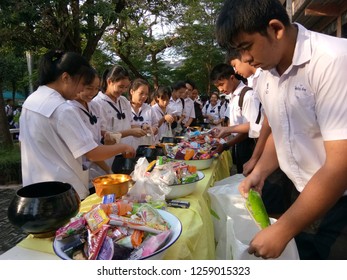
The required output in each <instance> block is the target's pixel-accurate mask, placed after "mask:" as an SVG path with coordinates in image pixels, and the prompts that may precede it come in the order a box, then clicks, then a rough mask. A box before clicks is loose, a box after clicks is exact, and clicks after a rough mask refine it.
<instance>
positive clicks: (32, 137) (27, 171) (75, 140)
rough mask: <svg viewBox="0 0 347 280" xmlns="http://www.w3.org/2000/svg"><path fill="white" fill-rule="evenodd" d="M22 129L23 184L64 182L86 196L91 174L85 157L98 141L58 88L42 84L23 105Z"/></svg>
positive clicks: (20, 138)
mask: <svg viewBox="0 0 347 280" xmlns="http://www.w3.org/2000/svg"><path fill="white" fill-rule="evenodd" d="M20 128H21V131H20V135H19V140H20V142H21V159H22V174H23V178H22V179H23V186H27V185H29V184H34V183H38V182H43V181H62V182H67V183H70V184H71V185H72V186H73V187H74V189H75V190H76V191H77V193H78V195H79V197H80V198H81V199H84V198H86V197H87V196H88V195H89V190H88V177H89V176H88V170H84V169H83V162H82V157H83V155H84V154H85V153H87V152H89V151H91V150H92V149H95V148H96V147H97V146H98V144H97V143H96V142H95V141H94V138H93V134H92V133H91V131H90V130H89V129H88V128H87V127H86V125H85V124H84V122H83V121H82V119H81V118H80V116H79V114H78V113H77V111H76V109H75V108H73V107H72V106H71V105H69V104H68V103H67V102H66V100H65V99H64V98H63V97H62V96H61V95H60V94H59V93H58V92H56V91H55V90H54V89H52V88H49V87H47V86H40V87H39V88H38V89H37V90H36V91H35V92H33V93H32V94H31V95H30V96H29V97H28V98H27V99H26V101H25V102H24V104H23V109H22V114H21V117H20Z"/></svg>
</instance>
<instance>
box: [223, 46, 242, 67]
mask: <svg viewBox="0 0 347 280" xmlns="http://www.w3.org/2000/svg"><path fill="white" fill-rule="evenodd" d="M234 59H238V60H241V54H240V52H238V51H237V50H236V49H231V48H230V49H228V50H227V53H226V55H225V63H226V64H230V61H231V60H234Z"/></svg>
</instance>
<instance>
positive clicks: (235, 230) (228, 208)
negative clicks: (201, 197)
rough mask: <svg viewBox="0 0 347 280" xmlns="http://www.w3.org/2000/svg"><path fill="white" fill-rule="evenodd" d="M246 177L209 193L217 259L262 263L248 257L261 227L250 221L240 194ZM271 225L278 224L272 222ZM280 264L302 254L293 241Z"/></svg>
mask: <svg viewBox="0 0 347 280" xmlns="http://www.w3.org/2000/svg"><path fill="white" fill-rule="evenodd" d="M243 178H244V176H243V175H241V174H237V175H234V176H231V177H228V178H226V179H223V180H222V181H220V182H216V184H215V186H214V187H212V188H209V189H208V194H209V196H210V199H211V208H212V210H213V212H214V213H215V215H214V216H213V217H212V219H213V224H214V232H215V239H216V242H217V246H216V259H223V260H225V259H235V260H262V258H257V257H255V256H254V255H250V254H248V252H247V250H248V246H249V243H250V241H251V240H252V239H253V237H254V235H255V234H256V233H257V232H258V231H259V228H258V226H257V225H256V224H255V222H254V221H253V220H252V218H251V217H250V215H249V213H248V211H247V209H246V207H245V203H244V198H243V197H242V196H241V194H240V193H239V191H238V185H239V183H240V182H241V181H242V180H243ZM270 220H271V223H274V222H276V220H275V219H270ZM278 259H279V260H297V259H299V254H298V251H297V248H296V244H295V241H294V239H292V240H291V241H290V242H289V243H288V245H287V247H286V248H285V250H284V251H283V253H282V254H281V256H280V257H279V258H278Z"/></svg>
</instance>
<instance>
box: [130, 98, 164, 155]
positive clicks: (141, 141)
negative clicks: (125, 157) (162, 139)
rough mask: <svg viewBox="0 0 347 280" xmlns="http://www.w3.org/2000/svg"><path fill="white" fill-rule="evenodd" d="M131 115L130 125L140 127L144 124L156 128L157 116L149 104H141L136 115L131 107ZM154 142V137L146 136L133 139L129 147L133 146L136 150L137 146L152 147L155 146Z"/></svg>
mask: <svg viewBox="0 0 347 280" xmlns="http://www.w3.org/2000/svg"><path fill="white" fill-rule="evenodd" d="M131 113H132V119H131V125H137V126H140V127H141V126H142V125H144V124H148V125H150V126H151V127H153V128H158V119H157V116H156V114H155V113H154V111H153V110H152V107H151V106H150V105H149V104H147V103H143V104H142V106H141V108H140V110H139V112H138V113H136V112H135V111H134V108H133V107H131ZM155 141H156V139H155V135H151V136H149V135H147V136H142V137H139V138H136V137H133V140H132V142H131V144H130V145H131V146H133V147H134V149H135V150H136V149H137V147H138V146H139V145H153V144H155Z"/></svg>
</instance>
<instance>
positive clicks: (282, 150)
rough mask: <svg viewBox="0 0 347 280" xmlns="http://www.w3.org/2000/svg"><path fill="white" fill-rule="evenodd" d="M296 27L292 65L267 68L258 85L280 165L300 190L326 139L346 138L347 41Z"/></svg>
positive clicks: (320, 160) (320, 161)
mask: <svg viewBox="0 0 347 280" xmlns="http://www.w3.org/2000/svg"><path fill="white" fill-rule="evenodd" d="M297 26H298V36H297V41H296V45H295V50H294V55H293V60H292V64H291V65H290V66H289V67H288V69H287V70H286V71H285V72H284V73H283V74H282V76H279V75H278V73H277V71H276V69H275V68H274V69H271V70H269V71H263V73H262V74H261V76H260V77H259V80H258V83H257V90H258V94H259V97H260V101H261V103H262V105H263V107H264V109H265V112H266V116H267V117H268V120H269V124H270V126H271V129H272V134H273V138H274V142H275V146H276V152H277V157H278V161H279V164H280V167H281V169H282V170H283V171H284V172H285V173H286V174H287V176H288V177H289V178H290V179H291V180H292V182H293V183H294V184H295V186H296V188H297V190H298V191H300V192H301V191H302V190H303V189H304V187H305V185H306V184H307V182H308V181H309V180H310V179H311V177H312V176H313V175H314V174H315V173H316V172H317V170H319V169H320V168H321V167H322V165H323V164H324V161H325V159H326V153H325V149H324V141H334V140H342V139H347V122H346V116H347V103H346V100H347V87H346V74H345V72H344V71H342V70H343V69H347V40H345V39H340V38H336V37H331V36H327V35H324V34H319V33H316V32H313V31H309V30H307V29H305V28H304V27H303V26H301V25H299V24H297ZM346 194H347V191H346V192H345V195H346Z"/></svg>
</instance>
